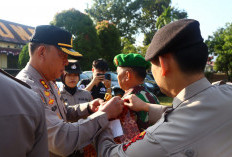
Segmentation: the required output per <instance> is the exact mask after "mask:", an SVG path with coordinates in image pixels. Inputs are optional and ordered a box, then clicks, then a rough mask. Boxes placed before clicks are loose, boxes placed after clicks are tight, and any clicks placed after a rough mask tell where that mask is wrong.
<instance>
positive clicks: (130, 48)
mask: <svg viewBox="0 0 232 157" xmlns="http://www.w3.org/2000/svg"><path fill="white" fill-rule="evenodd" d="M122 46H123V50H122V53H124V54H128V53H137V52H138V50H137V49H136V47H135V46H134V45H133V44H132V43H131V42H130V41H129V40H128V39H127V38H122Z"/></svg>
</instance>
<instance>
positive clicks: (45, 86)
mask: <svg viewBox="0 0 232 157" xmlns="http://www.w3.org/2000/svg"><path fill="white" fill-rule="evenodd" d="M40 83H41V84H42V85H43V86H44V88H46V89H49V87H48V85H47V84H46V82H45V81H44V80H43V79H40Z"/></svg>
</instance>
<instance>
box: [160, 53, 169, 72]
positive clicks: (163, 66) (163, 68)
mask: <svg viewBox="0 0 232 157" xmlns="http://www.w3.org/2000/svg"><path fill="white" fill-rule="evenodd" d="M159 62H160V66H161V75H162V76H166V75H167V71H168V59H167V56H166V55H164V56H159Z"/></svg>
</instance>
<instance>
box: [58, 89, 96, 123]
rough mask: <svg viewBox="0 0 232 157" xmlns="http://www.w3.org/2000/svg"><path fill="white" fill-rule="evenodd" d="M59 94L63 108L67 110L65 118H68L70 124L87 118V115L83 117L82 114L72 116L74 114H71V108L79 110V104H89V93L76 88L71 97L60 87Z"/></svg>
mask: <svg viewBox="0 0 232 157" xmlns="http://www.w3.org/2000/svg"><path fill="white" fill-rule="evenodd" d="M60 94H61V97H62V98H63V100H64V103H65V106H66V109H67V118H68V120H69V121H70V122H76V121H78V120H79V119H80V118H86V117H87V115H83V114H82V116H80V114H79V115H75V114H74V113H75V112H73V107H74V108H79V107H80V106H79V105H80V104H81V103H86V102H90V101H91V100H92V96H91V94H90V92H89V91H86V90H82V89H78V88H77V90H76V92H75V93H74V95H72V94H70V93H69V92H68V91H66V90H65V88H64V87H61V88H60ZM82 105H83V104H82ZM70 112H72V113H73V114H70Z"/></svg>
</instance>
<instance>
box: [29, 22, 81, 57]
mask: <svg viewBox="0 0 232 157" xmlns="http://www.w3.org/2000/svg"><path fill="white" fill-rule="evenodd" d="M30 42H34V43H42V44H48V45H54V46H56V47H57V48H59V49H60V50H62V51H63V52H64V53H66V54H68V55H70V56H73V57H82V54H80V53H79V52H76V51H75V50H73V38H72V34H71V33H69V32H68V31H66V30H64V29H61V28H59V27H56V26H52V25H40V26H37V27H36V28H35V31H34V34H33V35H32V37H31V39H30Z"/></svg>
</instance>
